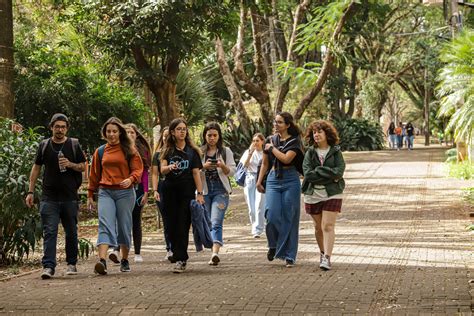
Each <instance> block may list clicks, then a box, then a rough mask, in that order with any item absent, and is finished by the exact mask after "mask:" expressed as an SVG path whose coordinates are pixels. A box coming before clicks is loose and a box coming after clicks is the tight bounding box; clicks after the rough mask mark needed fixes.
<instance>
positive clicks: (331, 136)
mask: <svg viewBox="0 0 474 316" xmlns="http://www.w3.org/2000/svg"><path fill="white" fill-rule="evenodd" d="M315 130H318V131H321V130H323V131H324V133H326V138H327V140H328V145H329V146H334V145H337V144H339V134H338V133H337V130H336V128H335V127H334V125H333V124H332V123H331V122H329V121H326V120H317V121H314V122H312V123H311V124H310V125H309V126H308V128H307V129H306V134H305V137H304V138H305V140H306V142H307V144H308V146H313V145H314V146H315V147H318V145H317V144H316V143H315V141H314V137H313V131H315Z"/></svg>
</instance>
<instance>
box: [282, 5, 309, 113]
mask: <svg viewBox="0 0 474 316" xmlns="http://www.w3.org/2000/svg"><path fill="white" fill-rule="evenodd" d="M310 2H311V1H310V0H302V1H301V3H300V4H299V5H298V7H297V8H296V12H295V17H294V20H293V31H292V34H291V38H290V44H289V46H288V50H287V55H286V61H292V62H295V61H296V59H297V56H296V54H295V52H294V49H295V42H296V37H297V35H298V26H299V25H300V24H301V21H302V20H303V18H304V16H305V13H306V11H307V10H308V6H309V4H310ZM295 66H299V65H295ZM283 77H286V76H283ZM289 91H290V80H289V79H287V80H284V81H283V82H282V83H281V84H280V86H279V87H278V91H277V96H276V101H275V107H274V108H275V113H278V112H281V111H282V110H283V103H284V102H285V98H286V96H287V94H288V92H289Z"/></svg>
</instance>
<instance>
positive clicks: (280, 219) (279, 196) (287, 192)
mask: <svg viewBox="0 0 474 316" xmlns="http://www.w3.org/2000/svg"><path fill="white" fill-rule="evenodd" d="M282 173H283V174H282V177H281V178H277V177H276V172H275V171H274V170H271V171H270V173H269V174H268V179H267V186H266V194H265V217H266V219H267V227H266V233H267V239H268V248H275V249H276V254H275V258H279V259H286V260H290V261H293V262H294V261H295V260H296V255H297V253H298V229H299V223H300V203H301V201H300V199H301V193H300V192H301V183H300V178H299V175H298V172H297V171H296V169H294V168H291V169H284V170H282Z"/></svg>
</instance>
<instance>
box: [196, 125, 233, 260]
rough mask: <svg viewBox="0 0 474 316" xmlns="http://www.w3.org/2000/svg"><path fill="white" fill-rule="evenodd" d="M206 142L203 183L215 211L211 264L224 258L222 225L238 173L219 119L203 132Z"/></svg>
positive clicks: (202, 171)
mask: <svg viewBox="0 0 474 316" xmlns="http://www.w3.org/2000/svg"><path fill="white" fill-rule="evenodd" d="M202 138H203V146H202V147H201V151H202V153H203V156H202V165H203V168H202V170H201V181H202V184H203V192H204V201H205V203H206V210H207V211H208V212H210V214H211V223H212V230H211V235H212V241H213V243H214V244H213V246H212V256H211V259H210V260H209V265H213V266H217V265H218V264H219V262H220V259H219V249H220V248H221V247H222V246H223V245H224V240H223V237H222V235H223V233H222V230H223V229H222V226H223V224H224V217H225V212H226V210H227V207H228V206H229V194H230V193H231V192H232V188H231V186H230V181H229V177H231V176H233V175H234V174H235V169H236V167H235V161H234V154H233V153H232V151H231V150H230V148H228V147H225V146H224V145H223V139H222V132H221V127H220V126H219V124H217V123H216V122H209V123H207V124H206V126H205V127H204V130H203V132H202Z"/></svg>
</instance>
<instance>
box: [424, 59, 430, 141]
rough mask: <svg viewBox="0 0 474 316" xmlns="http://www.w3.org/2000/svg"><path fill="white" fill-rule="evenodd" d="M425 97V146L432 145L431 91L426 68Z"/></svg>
mask: <svg viewBox="0 0 474 316" xmlns="http://www.w3.org/2000/svg"><path fill="white" fill-rule="evenodd" d="M424 77H425V96H424V100H423V103H424V110H425V111H424V112H425V113H424V114H425V115H424V121H425V124H424V125H425V128H424V130H425V146H429V145H430V89H429V87H428V69H427V68H425V76H424Z"/></svg>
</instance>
